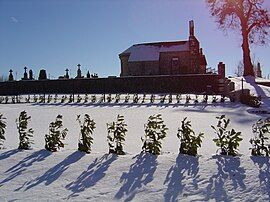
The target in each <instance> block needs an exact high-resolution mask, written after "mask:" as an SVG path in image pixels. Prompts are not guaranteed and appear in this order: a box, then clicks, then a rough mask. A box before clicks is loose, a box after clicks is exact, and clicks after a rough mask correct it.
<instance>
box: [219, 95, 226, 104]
mask: <svg viewBox="0 0 270 202" xmlns="http://www.w3.org/2000/svg"><path fill="white" fill-rule="evenodd" d="M220 102H222V103H223V102H225V95H222V96H221V98H220Z"/></svg>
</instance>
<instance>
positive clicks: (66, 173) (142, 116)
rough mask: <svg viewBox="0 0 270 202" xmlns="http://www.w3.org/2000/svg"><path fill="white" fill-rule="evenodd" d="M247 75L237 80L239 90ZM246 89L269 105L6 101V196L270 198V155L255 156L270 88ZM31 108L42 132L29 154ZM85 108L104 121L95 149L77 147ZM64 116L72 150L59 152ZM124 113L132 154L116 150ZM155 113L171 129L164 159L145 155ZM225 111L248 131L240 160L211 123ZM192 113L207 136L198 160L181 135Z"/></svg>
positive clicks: (1, 162) (1, 175) (0, 192)
mask: <svg viewBox="0 0 270 202" xmlns="http://www.w3.org/2000/svg"><path fill="white" fill-rule="evenodd" d="M240 80H241V79H240V78H238V79H237V78H236V79H235V81H236V87H237V88H240V87H239V86H240V83H239V82H240ZM245 87H246V88H249V89H251V92H253V93H254V94H259V95H262V99H263V104H262V106H261V108H259V109H253V108H250V107H247V106H245V105H242V104H239V103H231V102H229V101H228V100H226V101H225V103H220V102H217V103H211V97H209V101H208V103H199V104H194V103H193V101H191V103H190V104H185V103H184V101H182V103H180V104H175V100H174V101H173V104H159V103H158V102H157V103H154V104H149V103H145V104H132V103H131V101H130V102H129V103H128V104H123V99H121V102H120V104H113V103H111V104H97V103H96V104H91V103H87V104H77V103H71V104H60V103H51V104H47V103H44V104H43V103H41V104H38V103H27V104H26V103H21V104H1V105H0V108H1V110H0V112H1V113H3V114H4V116H5V117H6V118H7V130H6V134H5V136H6V141H5V142H4V146H5V149H2V150H0V201H17V200H18V201H62V200H70V201H269V200H270V159H269V158H266V157H252V156H251V155H250V150H249V148H250V146H251V145H250V143H249V139H250V138H251V137H253V135H252V131H251V127H252V125H253V124H254V123H255V122H256V121H257V120H258V119H260V118H267V117H270V88H269V87H263V86H257V85H255V84H252V85H251V84H250V83H245ZM183 98H184V96H183ZM192 98H194V97H192ZM200 99H202V97H200ZM148 102H149V101H148ZM23 110H25V111H26V112H27V113H28V115H30V116H31V122H30V124H29V126H30V127H32V128H33V129H34V145H33V146H32V147H33V149H32V150H27V151H21V150H18V149H17V147H18V143H19V140H18V132H17V129H16V124H15V119H16V118H17V117H18V116H19V113H20V112H21V111H23ZM262 111H263V112H264V113H261V112H262ZM85 113H88V114H90V116H91V117H92V118H93V119H94V120H95V122H96V129H95V131H94V144H93V147H92V153H91V154H84V153H81V152H78V151H77V144H78V133H79V124H78V122H76V117H77V115H79V114H81V115H84V114H85ZM58 114H62V115H63V124H64V126H65V127H67V128H68V130H69V131H68V135H67V138H66V140H65V144H66V145H65V148H63V149H61V150H60V151H58V152H55V153H51V152H48V151H46V150H45V149H44V135H45V134H46V133H48V126H49V123H50V122H52V121H54V120H55V117H56V116H57V115H58ZM118 114H121V115H124V117H125V122H126V123H127V125H128V133H127V136H126V142H125V146H124V150H125V151H126V152H127V155H124V156H116V155H112V154H110V155H109V154H108V145H107V140H106V136H107V128H106V123H110V122H112V121H115V120H116V117H117V115H118ZM153 114H161V115H162V118H163V120H164V122H165V124H166V125H167V127H168V128H169V130H168V133H167V137H166V138H165V140H164V142H163V144H162V155H160V156H157V157H156V156H152V155H149V154H141V153H140V152H141V147H142V142H141V139H140V138H141V137H142V136H143V135H144V124H145V123H146V122H147V119H148V117H149V116H150V115H153ZM222 114H225V115H226V117H227V118H230V119H231V125H230V128H234V129H235V130H236V131H241V132H242V135H243V141H242V142H241V143H240V150H239V153H240V155H239V156H237V157H225V156H220V155H217V153H216V151H217V147H216V146H215V144H214V143H213V141H212V139H213V138H214V137H215V134H214V131H213V129H212V128H211V125H216V123H217V120H216V118H215V117H216V116H220V115H222ZM184 117H188V119H189V120H191V124H192V126H193V128H194V130H195V131H196V133H198V132H204V133H205V137H204V139H203V143H202V148H200V149H199V151H198V153H199V156H198V157H190V156H186V155H179V154H178V150H179V144H180V143H179V140H178V139H177V137H176V133H177V129H178V127H179V126H180V121H181V120H182V119H183V118H184Z"/></svg>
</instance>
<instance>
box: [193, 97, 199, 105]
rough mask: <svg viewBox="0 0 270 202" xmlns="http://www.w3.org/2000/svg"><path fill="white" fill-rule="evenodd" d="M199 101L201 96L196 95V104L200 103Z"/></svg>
mask: <svg viewBox="0 0 270 202" xmlns="http://www.w3.org/2000/svg"><path fill="white" fill-rule="evenodd" d="M198 103H199V96H198V95H195V100H194V104H198Z"/></svg>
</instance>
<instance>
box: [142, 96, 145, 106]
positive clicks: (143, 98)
mask: <svg viewBox="0 0 270 202" xmlns="http://www.w3.org/2000/svg"><path fill="white" fill-rule="evenodd" d="M145 97H146V95H145V94H143V97H142V104H143V103H145Z"/></svg>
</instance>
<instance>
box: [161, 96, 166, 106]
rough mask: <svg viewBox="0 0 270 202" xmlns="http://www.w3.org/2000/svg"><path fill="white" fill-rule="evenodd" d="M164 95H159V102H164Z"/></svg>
mask: <svg viewBox="0 0 270 202" xmlns="http://www.w3.org/2000/svg"><path fill="white" fill-rule="evenodd" d="M165 99H166V95H162V96H160V103H161V104H163V103H164V102H165Z"/></svg>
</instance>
